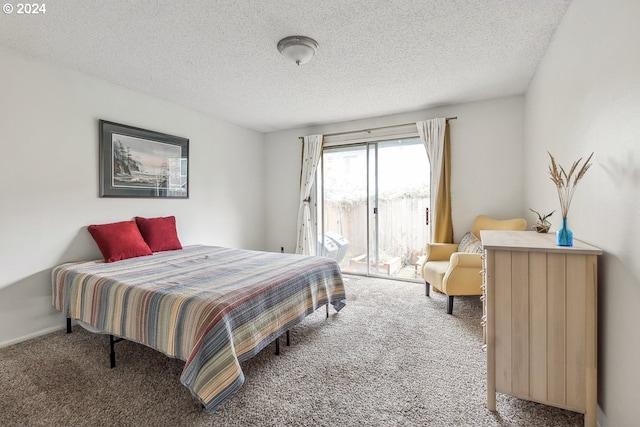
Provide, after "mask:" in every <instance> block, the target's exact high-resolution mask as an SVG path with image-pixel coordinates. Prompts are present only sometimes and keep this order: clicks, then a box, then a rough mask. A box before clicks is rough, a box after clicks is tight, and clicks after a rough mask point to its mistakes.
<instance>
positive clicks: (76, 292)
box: [51, 246, 345, 411]
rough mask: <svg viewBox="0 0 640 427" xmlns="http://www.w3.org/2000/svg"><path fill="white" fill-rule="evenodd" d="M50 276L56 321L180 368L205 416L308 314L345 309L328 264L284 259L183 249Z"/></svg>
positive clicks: (336, 273)
mask: <svg viewBox="0 0 640 427" xmlns="http://www.w3.org/2000/svg"><path fill="white" fill-rule="evenodd" d="M51 275H52V290H53V301H52V302H53V305H54V307H55V308H57V309H58V310H60V311H62V313H63V314H64V315H65V316H67V317H70V318H72V319H79V320H82V321H83V322H86V323H88V324H89V325H91V326H93V327H94V328H97V329H98V330H100V331H102V332H104V333H107V334H112V335H115V336H119V337H124V338H126V339H128V340H131V341H135V342H138V343H141V344H145V345H147V346H149V347H152V348H154V349H156V350H158V351H161V352H163V353H164V354H166V355H168V356H171V357H175V358H178V359H181V360H184V361H185V362H186V364H185V367H184V370H183V372H182V375H181V377H180V380H181V382H182V383H183V384H184V385H185V386H186V387H187V388H189V390H191V392H192V393H193V394H194V396H196V397H197V398H198V399H199V400H200V401H201V402H202V404H203V405H204V406H205V408H206V409H207V410H208V411H214V410H215V409H216V408H217V407H218V406H220V405H221V404H222V403H224V402H225V401H226V400H227V399H228V398H229V397H231V396H232V395H233V393H235V392H236V391H237V390H238V389H239V388H240V387H241V386H242V383H243V382H244V375H243V373H242V369H241V368H240V362H242V361H244V360H246V359H249V358H250V357H252V356H254V355H255V354H257V353H258V352H259V351H260V350H261V349H262V348H264V347H265V346H266V345H267V344H269V343H270V342H271V341H273V340H274V339H275V338H276V337H278V336H280V335H281V334H282V333H283V332H285V331H286V330H287V329H289V328H291V327H292V326H293V325H295V324H297V323H298V322H300V321H301V320H302V319H304V317H305V316H306V315H308V314H310V313H312V312H313V311H314V310H315V309H317V308H318V307H321V306H322V305H324V304H326V303H330V304H332V305H333V306H334V307H335V309H336V310H340V309H342V307H344V305H345V290H344V284H343V281H342V276H341V274H340V269H339V267H338V265H337V263H336V262H335V261H334V260H332V259H328V258H322V257H309V256H302V255H293V254H278V253H271V252H257V251H249V250H239V249H229V248H222V247H211V246H187V247H185V248H184V249H182V250H178V251H169V252H159V253H156V254H154V255H149V256H145V257H139V258H132V259H127V260H123V261H118V262H113V263H104V262H102V261H90V262H81V263H69V264H63V265H60V266H58V267H55V268H54V269H53V270H52V273H51Z"/></svg>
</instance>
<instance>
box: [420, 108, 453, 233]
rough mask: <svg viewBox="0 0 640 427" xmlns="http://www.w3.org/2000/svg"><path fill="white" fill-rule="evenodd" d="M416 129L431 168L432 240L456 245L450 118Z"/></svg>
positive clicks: (432, 120)
mask: <svg viewBox="0 0 640 427" xmlns="http://www.w3.org/2000/svg"><path fill="white" fill-rule="evenodd" d="M416 126H417V127H418V134H419V135H420V139H422V142H423V144H424V147H425V149H426V150H427V155H428V156H429V163H430V165H431V184H430V201H429V212H430V214H431V220H430V221H429V231H430V233H429V234H430V239H431V241H432V242H438V243H453V221H452V219H451V148H450V146H451V144H450V141H449V124H448V123H447V120H446V119H444V118H437V119H431V120H425V121H422V122H417V123H416Z"/></svg>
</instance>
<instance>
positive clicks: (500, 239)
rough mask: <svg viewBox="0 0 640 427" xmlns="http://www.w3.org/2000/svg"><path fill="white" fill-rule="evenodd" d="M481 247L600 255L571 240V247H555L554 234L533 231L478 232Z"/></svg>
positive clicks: (599, 251) (590, 247) (588, 247)
mask: <svg viewBox="0 0 640 427" xmlns="http://www.w3.org/2000/svg"><path fill="white" fill-rule="evenodd" d="M480 238H481V240H482V246H483V247H484V248H485V249H494V250H503V251H527V252H563V253H575V254H589V255H600V254H602V250H601V249H600V248H596V247H595V246H591V245H589V244H587V243H584V242H582V241H580V240H576V239H573V246H558V245H556V233H536V232H535V231H507V230H480Z"/></svg>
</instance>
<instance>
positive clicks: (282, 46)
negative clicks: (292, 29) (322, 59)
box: [278, 36, 318, 65]
mask: <svg viewBox="0 0 640 427" xmlns="http://www.w3.org/2000/svg"><path fill="white" fill-rule="evenodd" d="M316 50H318V42H317V41H315V40H314V39H312V38H309V37H305V36H289V37H285V38H283V39H282V40H280V41H279V42H278V51H279V52H280V53H281V54H282V56H284V57H285V58H289V59H291V60H292V61H294V62H295V63H296V64H298V65H300V64H306V63H307V62H309V60H310V59H311V58H313V55H315V53H316Z"/></svg>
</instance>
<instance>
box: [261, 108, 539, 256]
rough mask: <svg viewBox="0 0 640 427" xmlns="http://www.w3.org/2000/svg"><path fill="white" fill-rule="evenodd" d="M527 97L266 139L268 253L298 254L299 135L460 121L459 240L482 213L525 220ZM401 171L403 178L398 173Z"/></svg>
mask: <svg viewBox="0 0 640 427" xmlns="http://www.w3.org/2000/svg"><path fill="white" fill-rule="evenodd" d="M523 108H524V98H523V97H522V96H514V97H506V98H499V99H492V100H488V101H482V102H474V103H468V104H459V105H451V106H447V107H441V108H433V109H429V110H423V111H416V112H412V113H407V114H398V115H394V116H386V117H377V118H372V119H367V120H358V121H352V122H344V123H336V124H332V125H324V126H316V127H309V128H304V129H295V130H288V131H281V132H273V133H269V134H267V135H266V141H267V145H266V146H267V151H266V153H265V156H266V163H267V164H268V165H269V168H268V170H267V175H266V190H265V194H266V200H267V201H268V202H267V204H266V213H265V214H266V219H267V224H268V227H267V230H266V247H267V248H268V249H269V250H277V249H279V248H280V247H281V246H284V247H285V250H286V251H287V252H294V251H295V245H296V229H295V228H296V221H297V209H298V191H299V179H300V156H301V144H300V141H299V140H298V137H299V136H304V135H311V134H314V133H323V134H324V133H332V132H341V131H347V130H359V129H367V128H373V127H378V126H388V125H395V124H403V123H411V122H415V121H418V120H425V119H430V118H434V117H451V116H457V117H458V119H457V120H453V121H450V124H451V157H452V176H451V187H452V191H451V193H452V208H453V226H454V234H455V236H454V238H455V239H456V240H459V239H460V237H461V236H462V234H464V233H465V232H466V231H468V230H470V228H471V223H472V222H473V219H474V218H475V217H476V215H478V214H487V215H492V216H495V217H497V218H511V217H516V216H525V217H526V218H527V219H528V220H531V219H532V217H530V216H528V215H527V213H529V214H530V212H528V210H526V211H525V210H523V204H524V200H523V191H522V186H523V182H524V181H523V180H524V177H523V174H522V162H523V137H524V135H523V126H524V125H523V119H524V112H523ZM398 173H402V171H401V170H399V171H398Z"/></svg>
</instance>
